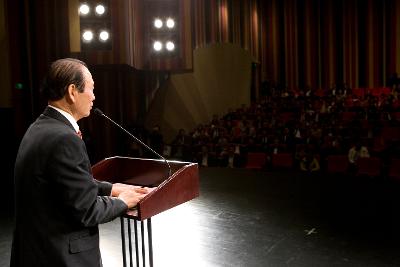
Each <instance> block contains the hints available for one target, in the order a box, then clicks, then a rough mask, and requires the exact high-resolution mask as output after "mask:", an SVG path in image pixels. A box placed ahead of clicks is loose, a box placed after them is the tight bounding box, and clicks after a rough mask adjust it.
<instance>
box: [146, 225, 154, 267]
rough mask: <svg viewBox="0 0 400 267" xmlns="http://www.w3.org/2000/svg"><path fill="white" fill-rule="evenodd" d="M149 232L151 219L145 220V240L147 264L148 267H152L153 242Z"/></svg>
mask: <svg viewBox="0 0 400 267" xmlns="http://www.w3.org/2000/svg"><path fill="white" fill-rule="evenodd" d="M152 235H153V234H152V232H151V218H149V219H147V239H148V244H149V263H150V267H153V240H152Z"/></svg>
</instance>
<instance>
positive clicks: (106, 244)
mask: <svg viewBox="0 0 400 267" xmlns="http://www.w3.org/2000/svg"><path fill="white" fill-rule="evenodd" d="M200 174H201V175H200V176H201V196H200V197H199V198H197V199H195V200H193V201H190V202H188V203H185V204H183V205H181V206H178V207H176V208H174V209H171V210H169V211H166V212H164V213H162V214H159V215H156V216H154V217H153V219H152V221H153V247H154V263H155V266H156V267H178V266H182V267H183V266H184V267H189V266H190V267H192V266H196V267H197V266H244V267H252V266H307V267H309V266H363V267H365V266H400V253H398V252H399V248H400V241H399V238H400V230H399V229H400V219H399V218H400V216H399V215H398V213H399V210H400V194H399V192H400V190H399V188H400V186H399V184H396V183H392V182H390V181H385V180H382V179H375V180H374V179H369V178H357V179H355V178H354V177H347V176H337V177H331V176H326V175H323V174H318V175H312V176H310V175H306V174H302V173H298V172H291V171H281V172H278V171H269V172H261V171H250V170H244V169H219V168H206V169H201V170H200ZM11 229H12V220H11V219H10V217H9V216H3V217H2V219H1V225H0V255H1V258H0V266H9V263H8V261H9V256H10V243H11ZM100 231H101V241H100V242H101V249H102V254H103V263H104V266H105V267H113V266H122V260H121V257H122V256H121V254H122V253H121V249H120V247H121V242H120V235H119V233H120V225H119V220H115V221H113V222H111V223H108V224H105V225H102V226H101V227H100ZM147 266H148V265H147Z"/></svg>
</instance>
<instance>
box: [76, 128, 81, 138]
mask: <svg viewBox="0 0 400 267" xmlns="http://www.w3.org/2000/svg"><path fill="white" fill-rule="evenodd" d="M76 134H77V135H78V136H79V137H80V138H81V139H82V132H81V131H80V130H78V132H77V133H76Z"/></svg>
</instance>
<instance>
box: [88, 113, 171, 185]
mask: <svg viewBox="0 0 400 267" xmlns="http://www.w3.org/2000/svg"><path fill="white" fill-rule="evenodd" d="M94 113H95V114H97V115H99V116H102V117H104V118H106V119H107V120H108V121H110V122H111V123H112V124H114V125H115V126H117V127H118V128H120V129H121V130H122V131H124V132H125V133H126V134H128V135H129V136H130V137H132V138H133V139H135V141H136V142H138V143H139V144H141V145H142V146H144V147H145V148H147V149H148V150H150V151H151V152H152V153H154V154H155V155H157V156H158V157H159V158H160V159H163V160H164V162H165V163H166V164H167V165H168V177H170V176H171V174H172V171H171V165H169V162H168V161H167V159H166V158H164V157H163V156H161V155H160V154H158V153H157V152H156V151H154V150H153V149H152V148H151V147H149V146H148V145H146V144H145V143H143V142H142V141H141V140H140V139H138V138H137V137H136V136H134V135H133V134H131V133H130V132H129V131H128V130H126V129H125V128H124V127H122V126H121V125H119V124H118V123H116V122H115V121H113V120H112V119H111V118H109V117H108V116H107V115H106V114H104V113H103V111H101V110H100V109H98V108H95V109H94Z"/></svg>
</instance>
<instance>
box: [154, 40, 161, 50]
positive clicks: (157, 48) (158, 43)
mask: <svg viewBox="0 0 400 267" xmlns="http://www.w3.org/2000/svg"><path fill="white" fill-rule="evenodd" d="M153 48H154V50H155V51H157V52H158V51H161V49H162V43H161V42H160V41H155V42H154V43H153Z"/></svg>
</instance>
